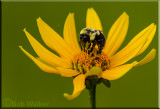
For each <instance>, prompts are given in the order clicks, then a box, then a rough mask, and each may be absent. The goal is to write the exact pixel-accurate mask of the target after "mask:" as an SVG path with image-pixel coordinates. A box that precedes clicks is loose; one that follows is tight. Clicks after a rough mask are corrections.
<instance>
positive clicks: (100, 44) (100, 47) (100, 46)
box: [98, 40, 105, 54]
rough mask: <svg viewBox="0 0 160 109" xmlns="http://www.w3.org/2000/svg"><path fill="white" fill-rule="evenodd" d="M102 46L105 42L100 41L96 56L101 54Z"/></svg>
mask: <svg viewBox="0 0 160 109" xmlns="http://www.w3.org/2000/svg"><path fill="white" fill-rule="evenodd" d="M104 44H105V40H101V41H100V43H99V45H98V50H99V51H98V54H101V52H102V49H103V47H104Z"/></svg>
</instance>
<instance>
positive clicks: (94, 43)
mask: <svg viewBox="0 0 160 109" xmlns="http://www.w3.org/2000/svg"><path fill="white" fill-rule="evenodd" d="M95 45H96V41H94V42H93V45H92V47H91V50H90V52H92V51H93V48H94V47H95Z"/></svg>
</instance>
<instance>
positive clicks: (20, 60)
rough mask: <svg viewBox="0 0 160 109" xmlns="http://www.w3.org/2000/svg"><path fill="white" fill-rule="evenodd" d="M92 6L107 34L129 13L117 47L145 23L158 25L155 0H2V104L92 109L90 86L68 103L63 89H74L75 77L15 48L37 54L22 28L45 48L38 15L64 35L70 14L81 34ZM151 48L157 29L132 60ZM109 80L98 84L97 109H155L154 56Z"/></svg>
mask: <svg viewBox="0 0 160 109" xmlns="http://www.w3.org/2000/svg"><path fill="white" fill-rule="evenodd" d="M90 7H93V8H94V9H95V10H96V11H97V13H98V15H99V17H100V19H101V22H102V26H103V29H104V35H105V36H107V33H108V31H109V29H110V27H111V26H112V24H113V23H114V21H115V20H116V19H117V18H118V17H119V16H120V15H121V14H122V13H123V12H124V11H125V12H126V13H127V14H128V15H129V18H130V19H129V30H128V33H127V37H126V39H125V41H124V43H123V44H122V46H121V48H123V47H124V46H125V45H126V44H127V43H128V42H129V41H130V40H131V39H132V38H133V37H134V36H135V35H136V34H137V33H138V32H140V31H141V30H143V29H144V28H145V27H147V26H148V25H149V24H151V23H155V24H158V2H2V106H3V107H29V106H35V107H90V102H89V93H88V90H86V89H85V90H84V91H83V92H82V93H81V95H80V96H79V97H77V98H76V99H74V100H72V101H68V100H66V99H65V98H64V97H63V93H64V92H67V93H69V94H71V93H72V91H73V83H72V80H73V79H72V78H66V77H61V76H60V75H56V74H48V73H45V72H43V71H41V70H40V69H39V68H38V67H37V66H36V65H35V64H34V63H33V62H32V61H31V60H30V59H29V58H28V57H27V56H26V55H24V53H22V51H21V50H20V49H19V47H18V46H19V45H22V46H23V47H24V49H26V50H27V51H28V52H29V53H31V54H32V55H33V56H37V55H36V54H35V52H34V50H33V49H32V47H31V45H30V44H29V42H28V40H27V38H26V36H25V34H24V32H23V29H24V28H27V30H28V31H29V32H30V33H31V34H32V35H33V36H34V37H35V38H36V39H37V40H38V41H39V42H40V43H41V44H42V45H44V46H45V47H47V46H46V45H45V44H44V42H43V41H42V39H41V37H40V34H39V31H38V28H37V24H36V19H37V18H38V17H39V16H40V17H41V18H42V19H43V20H44V21H45V22H46V23H47V24H49V25H50V26H51V27H52V28H53V29H54V30H55V31H57V32H58V33H59V34H60V35H63V33H62V32H63V25H64V22H65V19H66V17H67V15H68V14H69V12H74V13H75V22H76V29H77V34H79V31H80V30H81V29H82V28H84V27H85V17H86V11H87V8H90ZM152 48H156V50H158V32H156V34H155V37H154V39H153V41H152V43H151V44H150V46H149V47H148V49H147V50H146V51H145V52H144V53H143V54H141V55H140V56H138V57H136V58H135V59H133V60H140V59H142V58H143V57H144V56H145V55H146V54H147V53H148V52H149V51H150V50H151V49H152ZM48 49H49V48H48ZM49 50H50V49H49ZM133 60H132V61H133ZM132 61H130V62H132ZM111 84H112V86H111V88H107V87H105V86H104V85H103V84H100V85H98V86H97V94H96V95H97V107H158V56H157V55H156V58H155V59H154V60H153V61H152V62H150V63H147V64H145V65H143V66H139V67H136V68H133V69H132V70H131V71H129V72H128V73H127V74H126V75H125V76H123V77H122V78H120V79H118V80H114V81H111ZM28 102H30V103H33V104H34V103H35V105H33V104H32V105H31V104H30V105H28V104H27V103H28ZM36 102H39V104H37V105H36Z"/></svg>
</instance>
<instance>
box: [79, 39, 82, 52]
mask: <svg viewBox="0 0 160 109" xmlns="http://www.w3.org/2000/svg"><path fill="white" fill-rule="evenodd" d="M79 45H80V47H81V50H82V41H79Z"/></svg>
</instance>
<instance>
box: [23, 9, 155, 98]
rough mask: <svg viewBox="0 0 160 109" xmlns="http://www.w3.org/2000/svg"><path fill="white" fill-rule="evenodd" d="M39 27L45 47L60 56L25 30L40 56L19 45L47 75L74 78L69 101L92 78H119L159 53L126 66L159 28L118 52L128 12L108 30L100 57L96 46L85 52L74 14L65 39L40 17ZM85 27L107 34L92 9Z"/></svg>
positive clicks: (152, 28)
mask: <svg viewBox="0 0 160 109" xmlns="http://www.w3.org/2000/svg"><path fill="white" fill-rule="evenodd" d="M37 25H38V29H39V32H40V34H41V37H42V39H43V41H44V42H45V44H46V45H47V46H48V47H49V48H51V49H52V50H54V51H55V52H57V53H58V54H59V56H57V55H55V54H54V53H52V52H51V51H49V50H48V49H47V48H45V47H44V46H42V45H41V44H40V43H39V42H38V41H37V40H36V39H35V38H34V37H33V36H32V35H31V34H30V33H29V32H27V31H26V29H24V32H25V34H26V36H27V38H28V40H29V42H30V44H31V46H32V47H33V49H34V51H35V52H36V53H37V55H38V56H39V57H38V58H35V57H33V56H32V55H31V54H29V53H28V52H27V51H26V50H25V49H23V48H22V46H20V49H21V50H22V51H23V52H24V53H25V54H26V55H27V56H28V57H29V58H30V59H32V60H33V61H34V63H35V64H36V65H37V66H38V67H39V68H40V69H41V70H43V71H45V72H48V73H55V74H60V75H62V76H64V77H74V80H73V84H74V91H73V93H72V95H69V94H67V93H65V94H64V96H65V97H66V98H67V99H69V100H71V99H73V98H75V97H77V96H78V95H79V94H80V93H81V91H82V90H83V89H84V88H85V87H86V79H88V78H89V77H92V76H93V77H95V76H96V77H97V79H102V78H103V79H106V80H115V79H118V78H120V77H122V76H123V75H124V74H125V73H127V72H128V71H129V70H131V69H132V68H133V67H136V66H139V65H142V64H145V63H148V62H150V61H151V60H153V59H154V57H155V54H156V50H155V49H152V50H151V51H150V52H149V53H148V55H146V56H145V57H144V58H143V59H142V60H141V61H139V62H138V61H134V62H132V63H128V64H126V62H128V61H129V60H131V59H133V58H134V57H136V56H138V55H140V54H142V53H143V52H144V51H145V50H146V49H147V47H148V46H149V44H150V43H151V41H152V39H153V37H154V35H155V32H156V25H155V24H154V23H152V24H150V25H149V26H148V27H146V28H145V29H144V30H142V31H141V32H140V33H138V34H137V35H136V36H135V37H134V38H133V39H132V40H131V41H130V42H129V43H128V44H127V45H126V47H124V48H123V49H122V50H120V51H118V52H117V50H118V49H119V47H120V46H121V44H122V43H123V41H124V39H125V37H126V34H127V31H128V25H129V16H128V15H127V14H126V13H125V12H124V13H123V14H122V15H121V16H120V17H119V18H118V19H117V20H116V21H115V23H114V24H113V25H112V27H111V29H110V30H109V32H108V36H107V39H106V41H105V45H104V47H103V49H102V52H101V53H100V54H98V53H97V50H98V47H96V46H95V47H94V49H93V51H92V52H91V53H88V52H87V51H83V50H82V49H81V48H80V47H79V44H78V41H77V35H76V28H75V21H74V14H73V13H69V15H68V17H67V19H66V21H65V24H64V29H63V38H62V37H61V36H60V35H59V34H58V33H56V32H55V31H54V30H53V29H52V28H51V27H50V26H49V25H47V24H46V23H45V22H44V21H43V20H42V19H41V18H38V19H37ZM86 27H89V28H93V29H95V30H100V31H101V32H103V33H104V31H103V28H102V25H101V21H100V19H99V17H98V15H97V13H96V12H95V10H94V9H93V8H89V9H88V10H87V16H86ZM91 46H93V45H91Z"/></svg>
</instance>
